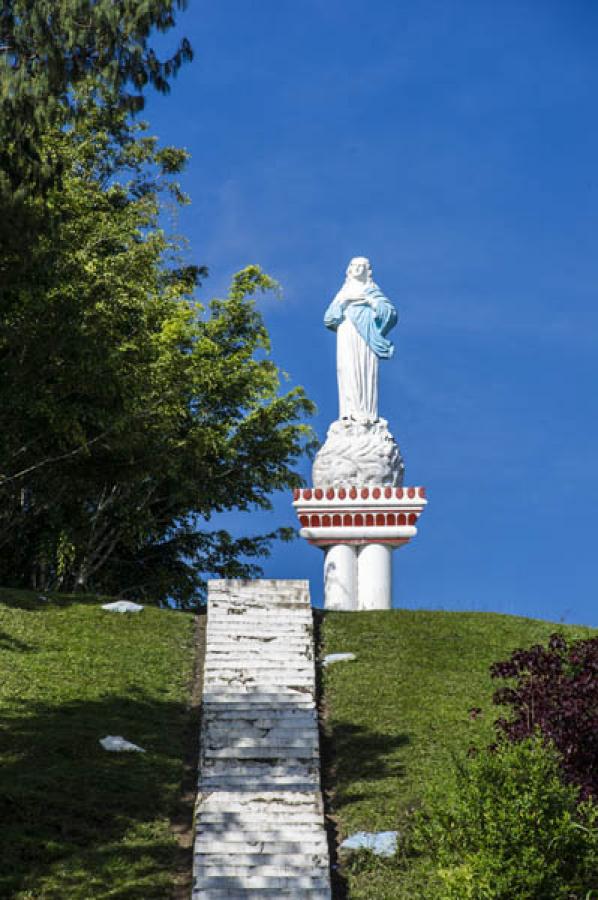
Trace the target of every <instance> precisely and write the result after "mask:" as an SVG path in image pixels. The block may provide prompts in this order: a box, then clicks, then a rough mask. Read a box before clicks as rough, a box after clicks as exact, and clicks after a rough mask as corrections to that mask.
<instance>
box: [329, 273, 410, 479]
mask: <svg viewBox="0 0 598 900" xmlns="http://www.w3.org/2000/svg"><path fill="white" fill-rule="evenodd" d="M346 274H347V277H346V279H345V283H344V284H343V286H342V288H341V289H340V291H339V292H338V294H337V295H336V297H335V298H334V300H333V301H332V303H331V304H330V306H329V307H328V309H327V310H326V314H325V316H324V324H325V325H326V326H327V327H328V328H331V329H332V330H333V331H336V372H337V380H338V397H339V417H338V419H337V420H336V421H335V422H333V423H332V424H331V426H330V428H329V429H328V435H327V437H326V441H325V443H324V444H323V446H322V447H321V448H320V450H319V451H318V453H317V454H316V458H315V460H314V464H313V468H312V479H313V483H314V486H315V487H325V488H328V487H335V488H336V487H342V486H355V485H359V486H360V487H366V486H369V485H377V486H381V485H382V486H393V487H396V486H400V485H402V483H403V475H404V471H405V466H404V464H403V459H402V456H401V451H400V448H399V445H398V444H397V442H396V441H395V439H394V438H393V436H392V434H391V433H390V431H389V430H388V422H387V421H386V419H383V418H381V417H380V416H379V415H378V360H379V359H390V357H391V356H392V354H393V351H394V347H393V345H392V343H391V342H390V341H389V339H388V337H387V335H388V333H389V331H390V330H391V328H393V326H394V325H395V324H396V322H397V312H396V310H395V308H394V306H393V305H392V303H391V302H390V300H388V299H387V298H386V297H385V296H384V294H383V293H382V291H381V290H380V288H379V287H378V285H377V284H375V282H374V280H373V278H372V267H371V265H370V261H369V260H368V259H365V257H363V256H356V257H354V258H353V259H352V260H351V262H350V263H349V265H348V267H347V273H346Z"/></svg>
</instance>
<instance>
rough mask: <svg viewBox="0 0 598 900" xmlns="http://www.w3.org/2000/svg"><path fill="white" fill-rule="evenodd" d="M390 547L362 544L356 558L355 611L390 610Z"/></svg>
mask: <svg viewBox="0 0 598 900" xmlns="http://www.w3.org/2000/svg"><path fill="white" fill-rule="evenodd" d="M392 550H393V548H392V547H389V546H388V545H387V544H364V545H363V546H362V547H360V548H359V555H358V558H357V597H358V600H357V609H390V607H391V602H392Z"/></svg>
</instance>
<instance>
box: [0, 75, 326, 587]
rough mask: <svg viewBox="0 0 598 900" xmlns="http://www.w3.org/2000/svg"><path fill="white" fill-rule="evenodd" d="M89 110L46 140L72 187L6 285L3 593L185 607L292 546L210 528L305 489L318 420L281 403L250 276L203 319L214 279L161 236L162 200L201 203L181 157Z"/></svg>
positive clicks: (48, 197)
mask: <svg viewBox="0 0 598 900" xmlns="http://www.w3.org/2000/svg"><path fill="white" fill-rule="evenodd" d="M75 102H76V104H77V106H78V108H79V109H80V110H82V111H83V113H84V114H83V115H81V116H80V117H79V118H78V119H77V121H76V122H74V123H73V124H72V125H71V126H68V125H67V119H68V115H65V121H64V122H63V123H62V127H59V126H58V125H55V126H52V127H51V128H48V129H47V131H46V133H45V134H44V137H43V141H42V148H43V152H44V153H45V154H46V155H47V156H48V157H51V158H53V159H54V158H55V159H59V160H60V166H61V169H62V171H63V176H62V179H61V183H60V184H55V185H51V186H50V187H49V188H48V190H47V192H46V194H45V195H43V196H42V195H37V196H33V197H31V198H28V199H27V200H26V201H25V204H24V207H25V210H26V212H27V215H29V216H31V217H32V218H35V216H36V215H38V212H39V210H41V213H40V215H42V216H45V215H46V214H47V210H50V212H51V218H52V228H51V229H49V230H48V231H44V230H37V231H36V232H35V234H36V238H35V241H34V242H33V243H32V244H31V245H29V246H27V247H25V248H23V249H20V248H19V247H17V246H14V247H13V248H12V251H11V253H10V254H8V255H6V256H5V258H4V260H3V271H2V272H1V273H0V274H2V275H3V276H4V277H3V279H2V281H0V473H1V477H0V549H1V550H2V558H1V560H0V578H1V579H2V580H3V581H4V583H12V584H14V585H33V586H35V587H37V588H43V589H49V588H56V589H62V590H71V589H78V590H93V591H97V592H110V593H124V594H127V595H128V596H131V597H144V598H145V599H152V598H153V599H155V600H158V601H159V600H162V601H164V600H165V599H166V598H167V597H174V598H175V599H176V600H177V601H178V602H179V603H181V604H188V603H191V602H193V597H194V596H195V594H196V592H197V590H198V589H199V588H200V587H201V583H202V573H204V572H206V571H209V572H212V573H216V574H220V575H251V574H254V573H255V572H256V571H257V570H256V567H255V564H254V563H252V562H251V560H252V559H255V558H257V557H259V556H262V555H264V554H265V553H267V550H268V546H269V543H270V541H271V540H272V539H273V537H275V536H280V537H288V534H287V532H285V531H284V530H283V531H279V532H275V533H274V534H270V535H261V536H258V537H255V538H251V539H250V538H245V539H242V540H240V541H235V540H233V538H232V537H231V536H230V534H228V533H227V532H226V531H225V530H219V531H216V532H210V531H208V530H206V529H205V525H204V527H203V528H202V527H201V523H202V522H203V523H205V522H206V521H208V520H209V518H210V516H211V515H212V514H213V513H214V512H219V511H224V510H231V509H239V510H249V509H251V508H255V507H261V508H268V507H269V505H270V500H269V495H270V493H271V492H272V491H274V490H277V489H284V488H290V487H294V486H296V485H298V484H299V481H300V479H299V477H298V475H297V474H296V473H295V471H294V468H293V467H294V463H295V462H296V460H297V459H298V457H299V456H300V455H301V454H302V453H303V452H304V451H305V450H306V449H309V447H310V446H311V443H312V436H311V432H310V430H309V429H308V428H307V427H306V426H305V425H304V424H302V422H301V420H302V419H303V418H304V417H305V416H306V415H308V414H309V413H310V412H311V411H312V405H311V403H310V402H309V401H308V399H307V398H306V397H305V395H304V392H303V391H302V389H300V388H295V389H293V390H291V391H288V392H287V393H284V394H280V391H279V388H280V381H281V373H280V372H279V370H278V368H277V366H276V365H275V363H274V362H273V361H272V360H271V358H270V356H269V350H270V348H269V341H268V334H267V331H266V328H265V326H264V322H263V320H262V318H261V316H260V314H259V312H258V310H257V307H256V304H255V294H256V293H259V292H260V291H265V290H272V289H275V288H276V285H275V283H274V282H273V281H272V279H270V278H269V277H268V276H267V275H265V274H264V273H263V272H261V271H260V269H259V268H258V267H257V266H249V267H248V268H246V269H244V270H243V271H242V272H240V273H239V274H238V275H237V276H235V278H234V279H233V283H232V286H231V289H230V292H229V294H228V296H227V297H225V298H224V299H217V300H214V301H212V302H211V303H210V304H209V305H207V306H205V307H204V306H202V305H200V304H198V303H197V302H196V301H195V300H194V290H195V288H196V285H197V284H198V282H199V280H200V279H201V276H202V274H204V272H203V270H202V269H201V268H199V267H197V266H192V265H186V264H185V263H184V258H183V255H182V254H183V250H182V247H181V246H180V243H178V242H177V241H175V240H173V239H171V238H170V237H169V236H168V235H167V234H166V233H165V232H164V230H163V229H162V228H161V227H160V226H159V222H158V217H159V213H160V203H161V197H162V196H166V197H169V198H170V202H172V203H175V204H176V203H183V202H185V200H186V198H185V197H184V195H183V194H182V193H181V191H180V189H179V187H178V184H177V183H176V176H177V175H178V173H179V172H180V171H181V169H182V167H183V165H184V163H185V159H186V155H185V153H183V152H182V151H180V150H178V149H176V148H172V147H165V148H160V147H159V146H158V145H157V142H156V141H155V139H154V138H151V137H148V136H147V135H146V134H145V131H144V127H143V126H141V125H139V124H138V125H131V124H130V121H129V118H128V113H127V110H126V109H125V108H123V109H121V110H120V111H118V113H117V112H116V111H115V110H113V109H110V110H106V108H105V107H104V106H103V105H102V104H101V103H98V102H97V95H96V93H95V90H94V89H93V88H91V87H90V88H85V89H83V88H82V89H81V90H80V92H79V94H78V96H77V98H76V101H75ZM115 126H116V127H115ZM25 254H26V258H25ZM23 271H26V276H22V274H20V273H22V272H23ZM243 557H244V558H245V560H246V561H245V562H243V560H242V558H243ZM247 560H248V561H247Z"/></svg>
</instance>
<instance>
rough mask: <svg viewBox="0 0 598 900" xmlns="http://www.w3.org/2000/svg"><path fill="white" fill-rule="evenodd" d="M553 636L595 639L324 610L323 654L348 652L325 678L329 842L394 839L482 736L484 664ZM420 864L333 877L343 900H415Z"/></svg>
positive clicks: (573, 631)
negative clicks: (343, 884)
mask: <svg viewBox="0 0 598 900" xmlns="http://www.w3.org/2000/svg"><path fill="white" fill-rule="evenodd" d="M555 630H562V631H564V632H565V633H567V634H570V635H574V636H576V637H577V636H579V637H588V636H590V635H591V634H595V631H594V632H593V631H592V630H591V629H588V628H581V627H579V628H578V627H567V626H557V625H554V624H551V623H548V622H540V621H534V620H531V619H522V618H517V617H514V616H502V615H495V614H489V613H448V612H423V611H418V612H412V611H406V610H395V611H392V612H371V613H358V614H351V613H326V614H325V615H324V618H323V624H322V627H321V638H322V641H323V647H322V652H323V653H337V652H345V651H349V652H354V653H356V654H357V660H356V661H354V662H344V663H337V664H336V665H333V666H331V667H330V669H329V670H326V672H325V674H324V676H323V690H324V700H325V704H326V708H327V711H328V719H327V721H328V728H329V731H330V740H329V742H328V744H329V746H328V754H327V755H328V758H329V778H332V779H333V785H332V788H333V800H332V811H333V814H334V817H335V819H336V821H337V825H338V835H339V838H340V839H341V840H342V839H343V838H344V837H346V836H347V835H349V834H351V833H353V832H354V831H361V830H364V831H385V830H399V831H400V832H401V831H403V832H404V830H405V828H406V823H407V820H408V815H409V811H410V810H412V809H413V808H415V807H416V806H417V805H419V804H420V803H421V801H422V798H423V796H424V794H425V792H426V790H427V789H434V788H435V787H436V788H441V787H442V784H443V782H444V781H446V779H448V778H450V777H451V773H452V771H453V769H454V762H453V760H454V757H455V754H456V755H463V754H464V753H466V751H467V749H468V747H469V746H470V745H471V744H474V743H475V744H478V745H483V744H485V743H490V741H491V740H492V737H493V728H492V723H493V721H494V719H495V718H496V716H497V715H498V709H497V707H495V706H494V705H493V704H492V702H491V697H492V693H493V690H494V688H495V687H496V686H497V685H494V684H493V682H492V679H491V678H490V676H489V673H488V669H489V666H490V665H491V663H493V662H495V661H497V660H499V659H503V658H505V657H506V656H508V654H509V653H510V652H511V650H513V649H515V648H516V647H520V646H529V645H531V644H534V643H538V642H544V641H545V639H546V638H547V637H548V636H549V635H550V634H552V633H553V632H554V631H555ZM472 707H481V709H482V715H481V717H480V718H477V719H475V720H472V719H471V718H470V716H469V714H468V712H469V710H470V709H471V708H472ZM426 865H428V866H429V861H428V863H426V861H425V860H423V861H421V862H420V864H419V866H418V868H415V867H412V868H411V869H410V868H409V865H407V867H406V868H405V862H404V861H400V860H397V859H395V860H392V861H390V862H384V861H382V860H380V859H377V858H375V857H372V856H371V855H369V854H360V855H359V856H358V857H355V858H354V859H353V860H352V861H351V860H349V861H347V863H346V865H345V867H344V870H343V874H344V875H345V877H346V879H347V883H348V890H349V896H350V897H351V898H352V900H415V898H418V897H422V896H424V894H423V888H424V885H425V882H426V877H427V876H426Z"/></svg>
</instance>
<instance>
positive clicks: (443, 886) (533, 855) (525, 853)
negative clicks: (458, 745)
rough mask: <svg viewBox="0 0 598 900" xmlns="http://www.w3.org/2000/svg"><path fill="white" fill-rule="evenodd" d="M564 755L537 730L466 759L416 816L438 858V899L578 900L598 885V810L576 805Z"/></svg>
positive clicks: (419, 840)
mask: <svg viewBox="0 0 598 900" xmlns="http://www.w3.org/2000/svg"><path fill="white" fill-rule="evenodd" d="M578 795H579V791H578V789H577V788H575V787H574V786H573V785H570V784H566V783H565V782H564V780H563V778H562V773H561V770H560V759H559V754H558V752H557V751H556V749H555V748H554V747H553V746H552V745H547V744H546V743H545V742H544V740H543V738H542V737H541V735H540V734H539V733H538V734H535V735H532V736H531V737H528V738H526V739H523V740H521V741H519V742H517V743H509V742H508V741H507V740H506V739H503V740H502V741H500V742H499V743H498V745H497V746H496V748H495V749H494V750H492V749H486V750H483V751H481V752H479V753H477V754H475V755H474V756H472V757H471V758H470V759H468V760H467V761H466V762H464V763H459V764H458V766H457V770H456V778H455V782H454V785H453V786H452V789H450V790H448V791H446V792H444V791H443V792H441V793H440V794H438V793H437V794H436V795H435V796H434V797H432V798H431V799H430V800H429V801H428V803H427V805H426V807H425V811H424V812H420V813H419V814H418V815H416V817H415V829H414V847H415V848H416V849H418V850H419V851H421V852H423V853H425V854H429V855H431V856H433V857H435V858H436V861H437V864H436V875H437V877H438V886H437V887H435V889H434V894H433V896H434V898H435V900H514V898H517V900H574V898H580V900H581V898H585V897H586V895H587V894H588V892H591V891H594V890H598V806H596V805H595V804H594V803H593V802H592V801H586V802H584V803H581V804H578V799H579V796H578Z"/></svg>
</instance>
